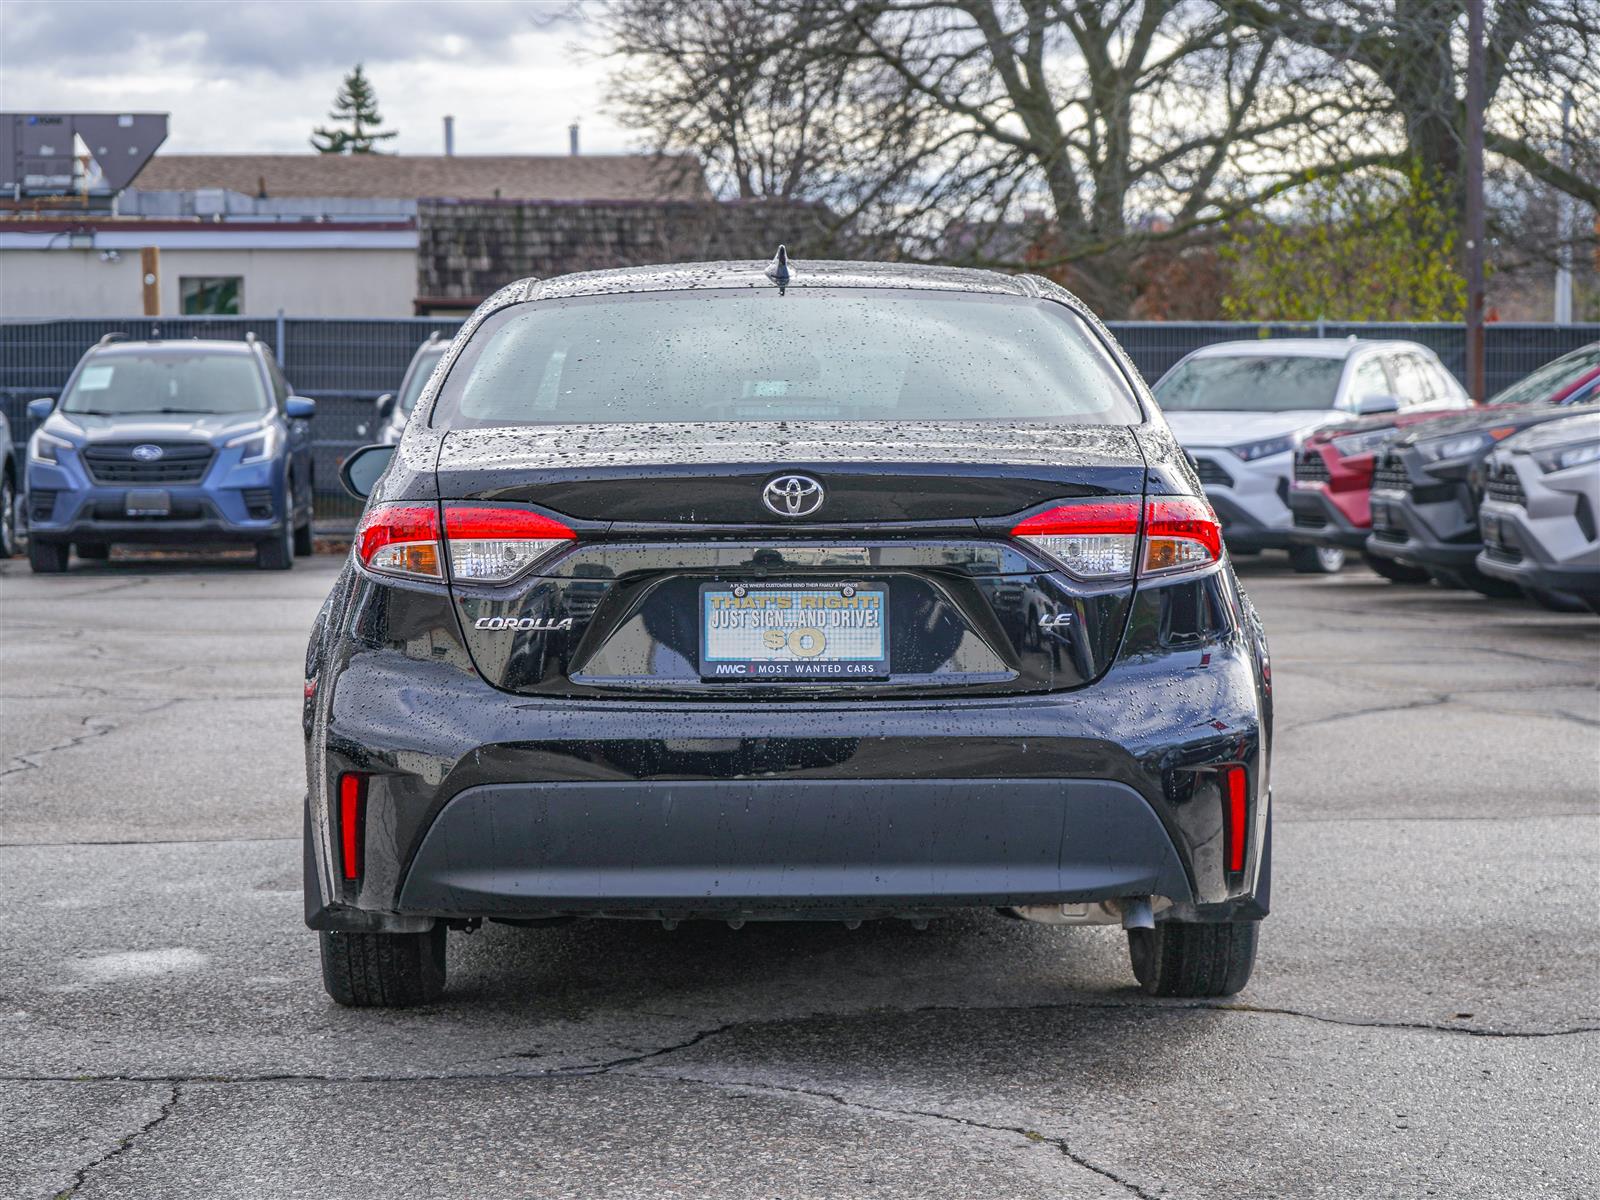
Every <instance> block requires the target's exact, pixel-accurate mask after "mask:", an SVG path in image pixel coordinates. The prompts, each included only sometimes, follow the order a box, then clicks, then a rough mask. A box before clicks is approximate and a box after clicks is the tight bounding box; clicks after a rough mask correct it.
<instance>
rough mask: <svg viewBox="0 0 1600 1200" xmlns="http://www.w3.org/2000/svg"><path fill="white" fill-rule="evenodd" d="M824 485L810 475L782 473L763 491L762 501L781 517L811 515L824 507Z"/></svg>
mask: <svg viewBox="0 0 1600 1200" xmlns="http://www.w3.org/2000/svg"><path fill="white" fill-rule="evenodd" d="M822 496H823V492H822V485H821V484H820V483H818V482H817V481H816V480H815V479H813V478H811V476H809V475H780V476H778V477H777V478H776V479H774V480H772V481H771V482H770V483H768V484H767V486H766V487H765V488H763V489H762V492H761V503H763V504H765V505H766V506H767V507H768V508H769V509H771V510H772V511H773V512H775V513H777V514H778V515H779V516H780V517H809V516H810V515H811V514H812V513H814V512H816V511H817V509H819V508H821V507H822Z"/></svg>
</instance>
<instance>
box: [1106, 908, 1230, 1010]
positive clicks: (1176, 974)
mask: <svg viewBox="0 0 1600 1200" xmlns="http://www.w3.org/2000/svg"><path fill="white" fill-rule="evenodd" d="M1260 926H1261V922H1259V921H1223V922H1218V923H1215V924H1201V923H1189V922H1183V921H1164V922H1162V923H1160V924H1158V925H1157V926H1156V927H1155V928H1154V929H1130V930H1128V957H1129V959H1131V960H1132V962H1133V974H1134V978H1136V979H1137V980H1138V981H1139V986H1140V987H1142V988H1143V989H1144V990H1145V991H1146V992H1147V993H1148V994H1150V995H1152V996H1191V997H1193V996H1231V995H1233V994H1234V993H1235V992H1237V991H1241V990H1242V989H1243V988H1244V986H1245V984H1247V983H1249V982H1250V972H1251V971H1252V970H1254V968H1255V965H1256V941H1257V938H1258V936H1259V933H1260Z"/></svg>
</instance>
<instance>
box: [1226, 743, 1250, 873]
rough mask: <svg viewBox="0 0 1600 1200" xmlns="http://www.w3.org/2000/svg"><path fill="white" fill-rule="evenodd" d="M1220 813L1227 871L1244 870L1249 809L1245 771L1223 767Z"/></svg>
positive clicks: (1239, 768)
mask: <svg viewBox="0 0 1600 1200" xmlns="http://www.w3.org/2000/svg"><path fill="white" fill-rule="evenodd" d="M1219 774H1220V775H1221V777H1222V811H1223V816H1224V818H1225V823H1226V827H1227V844H1228V870H1230V871H1242V870H1244V845H1245V819H1246V810H1247V808H1248V807H1249V806H1248V805H1247V804H1246V802H1245V782H1246V776H1245V769H1244V768H1243V767H1223V768H1222V769H1221V771H1220V772H1219Z"/></svg>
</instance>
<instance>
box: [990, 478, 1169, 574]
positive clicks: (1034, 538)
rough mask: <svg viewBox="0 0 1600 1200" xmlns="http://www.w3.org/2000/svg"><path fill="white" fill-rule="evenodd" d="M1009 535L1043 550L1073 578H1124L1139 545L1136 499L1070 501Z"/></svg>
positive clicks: (1028, 520) (1021, 524) (1023, 523)
mask: <svg viewBox="0 0 1600 1200" xmlns="http://www.w3.org/2000/svg"><path fill="white" fill-rule="evenodd" d="M1011 536H1012V537H1014V538H1019V539H1021V540H1022V541H1024V542H1027V543H1028V544H1029V545H1030V546H1033V547H1035V548H1036V549H1038V550H1041V551H1043V552H1044V553H1045V554H1046V555H1047V556H1048V557H1049V558H1051V559H1052V560H1054V561H1055V562H1057V563H1059V564H1060V565H1061V567H1062V569H1063V570H1065V571H1066V572H1067V574H1069V575H1071V576H1073V577H1074V578H1077V579H1085V580H1100V579H1126V578H1128V577H1129V576H1131V575H1132V574H1133V556H1134V553H1135V552H1136V550H1137V549H1138V545H1139V502H1138V501H1137V500H1134V499H1131V498H1129V499H1116V500H1075V501H1072V502H1071V503H1068V504H1058V505H1056V506H1055V507H1054V508H1047V509H1045V511H1044V512H1040V513H1034V514H1033V516H1031V517H1027V518H1024V519H1023V520H1022V521H1020V522H1018V523H1017V525H1016V527H1015V528H1014V529H1012V531H1011Z"/></svg>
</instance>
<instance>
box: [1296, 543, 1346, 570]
mask: <svg viewBox="0 0 1600 1200" xmlns="http://www.w3.org/2000/svg"><path fill="white" fill-rule="evenodd" d="M1289 565H1290V566H1291V567H1293V568H1294V569H1295V573H1296V574H1298V575H1337V574H1338V573H1339V572H1340V571H1342V570H1344V550H1343V548H1342V547H1339V546H1296V547H1294V548H1293V549H1292V550H1290V551H1289Z"/></svg>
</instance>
